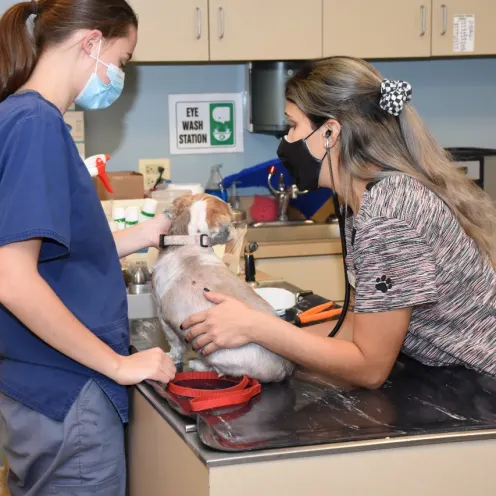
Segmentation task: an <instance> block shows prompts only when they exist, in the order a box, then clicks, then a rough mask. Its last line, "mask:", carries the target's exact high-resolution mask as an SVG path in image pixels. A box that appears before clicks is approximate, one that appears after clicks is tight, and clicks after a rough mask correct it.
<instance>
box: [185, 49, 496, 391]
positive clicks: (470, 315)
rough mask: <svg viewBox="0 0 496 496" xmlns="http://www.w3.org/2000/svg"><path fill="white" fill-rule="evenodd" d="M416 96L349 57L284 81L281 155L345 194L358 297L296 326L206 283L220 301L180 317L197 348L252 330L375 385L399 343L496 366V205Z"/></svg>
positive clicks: (301, 180)
mask: <svg viewBox="0 0 496 496" xmlns="http://www.w3.org/2000/svg"><path fill="white" fill-rule="evenodd" d="M411 98H412V88H411V86H410V85H409V84H408V83H406V82H404V81H389V80H386V79H383V78H382V76H381V75H380V74H379V72H378V71H377V70H376V69H375V68H374V67H372V66H371V65H370V64H368V63H367V62H365V61H363V60H360V59H354V58H348V57H332V58H329V59H324V60H319V61H316V62H313V63H311V64H309V65H308V66H307V67H305V68H304V69H302V70H301V71H300V72H299V73H298V74H296V75H295V76H294V77H293V78H292V79H290V80H289V81H288V83H287V86H286V115H287V118H288V121H289V125H290V130H289V132H288V135H287V136H286V137H285V138H283V139H282V140H281V144H280V146H279V150H278V155H279V157H280V159H281V160H282V162H283V163H284V165H285V166H286V168H287V169H288V171H289V172H290V173H291V175H292V176H293V178H294V179H295V181H296V183H297V184H298V186H299V187H300V189H315V188H317V187H327V188H331V189H333V190H334V191H336V192H337V194H338V196H339V198H340V200H341V202H342V205H343V211H344V212H346V213H347V219H346V231H347V236H346V238H347V239H346V245H347V252H348V255H347V260H346V263H347V270H348V276H349V281H350V284H351V285H352V287H353V295H354V298H353V299H354V302H353V305H351V307H352V308H350V309H349V311H348V313H347V315H346V318H345V320H344V323H343V326H342V328H341V330H340V331H339V333H338V334H337V336H336V338H328V337H327V336H328V335H329V334H330V333H331V331H332V329H333V326H334V325H335V323H334V322H328V323H324V324H320V325H316V326H313V327H311V328H310V329H299V328H295V327H294V326H292V325H290V324H288V323H287V322H284V321H282V320H281V319H278V318H276V317H272V316H267V315H263V314H260V313H258V312H256V311H254V310H251V309H249V308H247V307H246V306H245V305H244V304H242V303H240V302H239V301H236V300H234V299H232V298H228V297H226V296H224V295H221V294H214V293H212V292H208V291H206V292H205V297H206V298H207V299H209V300H210V301H213V302H215V303H217V305H216V306H214V307H213V308H211V309H210V310H207V311H205V312H201V313H199V314H196V315H193V316H191V317H190V318H188V319H187V320H186V321H185V322H184V323H183V327H184V328H185V329H188V332H187V338H188V339H189V340H190V341H193V340H194V346H195V348H196V349H198V350H201V352H202V353H204V354H205V355H208V354H210V353H213V352H214V351H216V350H217V349H219V348H229V347H236V346H241V345H244V344H246V343H248V342H256V343H259V344H260V345H262V346H265V347H266V348H268V349H270V350H272V351H274V352H276V353H278V354H280V355H282V356H285V357H287V358H288V359H290V360H292V361H294V362H295V363H297V364H299V365H301V366H303V367H305V368H308V369H311V370H314V371H317V372H321V373H324V374H327V375H330V376H333V377H336V378H339V379H342V380H345V381H348V382H351V383H352V384H355V385H357V386H362V387H367V388H377V387H380V386H381V385H382V384H383V383H384V381H385V380H386V379H387V377H388V375H389V373H390V372H391V369H392V367H393V365H394V362H395V360H396V358H397V356H398V354H399V353H400V351H403V352H404V353H405V354H407V355H409V356H411V357H413V358H415V359H417V360H419V361H420V362H422V363H424V364H426V365H430V366H452V365H458V366H459V365H461V366H465V367H467V368H470V369H474V370H476V371H479V372H481V373H485V374H489V375H491V376H493V377H496V275H495V264H496V209H495V206H494V204H493V203H492V201H491V200H490V198H489V197H488V195H487V194H486V193H484V192H483V191H482V190H481V189H479V188H478V187H477V186H475V185H474V184H473V183H472V182H471V181H470V180H469V179H467V178H466V177H465V176H463V175H461V174H460V173H459V172H458V171H457V170H456V169H455V168H454V167H453V165H452V164H451V163H450V161H449V157H448V156H447V155H446V153H445V151H444V150H443V148H442V147H441V146H440V145H439V144H438V143H436V141H435V140H434V139H433V137H432V136H431V135H430V134H429V132H428V130H427V129H426V127H425V125H424V124H423V123H422V121H421V120H420V118H419V117H418V115H417V113H416V112H415V110H414V108H413V107H412V105H411V103H410V101H411ZM329 284H332V281H329ZM345 336H346V337H347V339H342V338H343V337H345ZM340 338H341V339H340Z"/></svg>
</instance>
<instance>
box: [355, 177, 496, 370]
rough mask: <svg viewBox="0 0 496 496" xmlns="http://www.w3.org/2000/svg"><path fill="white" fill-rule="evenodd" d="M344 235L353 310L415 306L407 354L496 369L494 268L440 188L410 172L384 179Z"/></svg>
mask: <svg viewBox="0 0 496 496" xmlns="http://www.w3.org/2000/svg"><path fill="white" fill-rule="evenodd" d="M346 237H347V240H346V245H347V249H348V256H347V261H346V262H347V269H348V276H349V280H350V284H351V285H352V286H353V287H354V288H355V307H354V312H355V313H371V312H384V311H389V310H395V309H399V308H406V307H413V313H412V317H411V321H410V326H409V328H408V332H407V335H406V338H405V341H404V343H403V348H402V351H403V352H404V353H405V354H407V355H409V356H411V357H412V358H415V359H417V360H419V361H420V362H422V363H424V364H426V365H430V366H445V365H463V366H465V367H467V368H471V369H474V370H477V371H479V372H483V373H486V374H490V375H492V376H494V377H496V273H495V270H494V268H493V267H492V265H491V262H490V261H489V259H488V257H485V256H483V255H481V252H480V251H479V249H478V247H477V245H476V243H475V242H474V240H473V239H472V238H470V237H469V236H467V234H465V232H464V231H463V228H462V227H461V225H460V223H459V222H458V220H457V219H456V218H455V216H454V214H453V213H452V212H451V210H450V209H449V208H448V207H447V205H446V204H445V203H444V202H443V201H442V200H441V199H440V198H439V197H438V196H437V195H436V194H435V193H433V192H432V191H431V190H429V189H428V188H426V187H425V186H423V185H422V184H421V183H420V182H419V181H417V180H415V179H413V178H411V177H409V176H404V175H393V176H390V177H388V178H386V179H383V180H381V181H379V182H377V183H375V184H374V185H372V186H371V187H369V188H367V190H366V191H365V193H364V196H363V198H362V203H361V206H360V210H359V211H358V214H357V215H356V216H350V217H348V219H347V221H346Z"/></svg>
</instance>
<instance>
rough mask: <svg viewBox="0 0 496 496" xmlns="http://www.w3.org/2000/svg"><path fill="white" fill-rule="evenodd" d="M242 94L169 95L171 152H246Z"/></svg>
mask: <svg viewBox="0 0 496 496" xmlns="http://www.w3.org/2000/svg"><path fill="white" fill-rule="evenodd" d="M242 104H243V99H242V95H241V93H225V94H221V93H218V94H198V95H169V140H170V153H171V154H173V155H174V154H175V155H186V154H197V153H239V152H242V151H243V108H242Z"/></svg>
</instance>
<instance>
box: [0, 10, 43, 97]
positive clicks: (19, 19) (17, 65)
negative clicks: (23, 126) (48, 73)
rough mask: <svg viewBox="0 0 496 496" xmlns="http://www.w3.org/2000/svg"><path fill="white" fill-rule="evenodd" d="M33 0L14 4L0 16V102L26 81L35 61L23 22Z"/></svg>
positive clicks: (24, 22)
mask: <svg viewBox="0 0 496 496" xmlns="http://www.w3.org/2000/svg"><path fill="white" fill-rule="evenodd" d="M33 3H34V2H22V3H18V4H15V5H13V6H12V7H10V8H9V9H8V10H7V11H6V12H5V13H4V14H3V16H2V17H0V102H2V101H3V100H5V99H6V98H7V97H8V96H9V95H11V94H12V93H15V92H16V91H17V90H18V89H19V88H20V87H21V86H22V85H23V84H25V83H26V81H27V80H28V78H29V76H30V75H31V73H32V72H33V69H34V67H35V65H36V60H37V55H36V50H35V45H34V41H33V38H32V36H31V34H30V32H29V29H28V24H27V21H28V19H29V17H30V15H31V14H33ZM34 4H35V3H34ZM35 5H36V4H35Z"/></svg>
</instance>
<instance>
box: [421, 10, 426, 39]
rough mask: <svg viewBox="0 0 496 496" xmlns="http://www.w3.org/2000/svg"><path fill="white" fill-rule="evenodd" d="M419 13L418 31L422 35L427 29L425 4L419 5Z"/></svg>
mask: <svg viewBox="0 0 496 496" xmlns="http://www.w3.org/2000/svg"><path fill="white" fill-rule="evenodd" d="M420 13H421V15H422V31H420V36H424V34H425V32H426V31H427V17H426V8H425V5H421V6H420Z"/></svg>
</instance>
